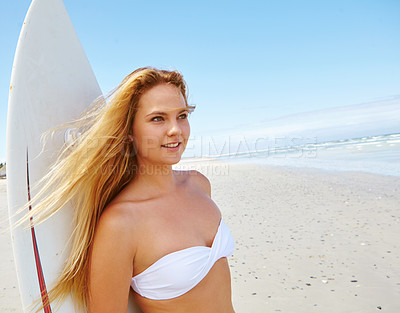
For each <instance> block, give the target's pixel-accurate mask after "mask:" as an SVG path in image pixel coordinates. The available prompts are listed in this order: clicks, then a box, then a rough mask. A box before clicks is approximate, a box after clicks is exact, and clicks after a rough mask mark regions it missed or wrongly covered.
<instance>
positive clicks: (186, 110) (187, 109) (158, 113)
mask: <svg viewBox="0 0 400 313" xmlns="http://www.w3.org/2000/svg"><path fill="white" fill-rule="evenodd" d="M171 111H175V110H171ZM182 112H189V108H184V109H182V110H180V111H179V113H178V114H180V113H182ZM150 115H162V116H165V115H168V114H167V113H165V112H161V111H154V112H151V113H149V114H147V115H146V117H147V116H150Z"/></svg>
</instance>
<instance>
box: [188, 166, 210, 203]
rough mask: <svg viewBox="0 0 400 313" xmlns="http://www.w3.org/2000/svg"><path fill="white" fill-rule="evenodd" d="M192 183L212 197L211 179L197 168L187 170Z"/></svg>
mask: <svg viewBox="0 0 400 313" xmlns="http://www.w3.org/2000/svg"><path fill="white" fill-rule="evenodd" d="M185 172H186V173H185V175H186V176H187V177H188V179H189V180H190V182H191V183H193V184H194V185H195V186H196V187H197V188H199V189H200V190H202V191H203V192H204V193H206V194H207V195H208V196H210V197H211V184H210V181H209V179H208V178H207V177H206V176H205V175H203V174H202V173H200V172H199V171H196V170H190V171H185Z"/></svg>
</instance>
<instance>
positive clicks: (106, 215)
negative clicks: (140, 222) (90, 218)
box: [96, 202, 136, 248]
mask: <svg viewBox="0 0 400 313" xmlns="http://www.w3.org/2000/svg"><path fill="white" fill-rule="evenodd" d="M131 207H132V204H131V203H127V202H118V203H114V204H111V205H109V206H107V207H106V208H105V210H104V211H103V213H102V214H101V217H100V219H99V222H98V224H97V227H96V233H98V235H99V236H100V237H101V238H102V239H103V240H117V242H118V244H119V245H125V247H126V248H133V247H134V246H133V244H134V243H133V242H132V240H131V239H132V238H135V236H134V231H135V228H136V227H135V225H134V224H135V219H134V218H132V213H131V212H132V210H131ZM128 246H129V247H128Z"/></svg>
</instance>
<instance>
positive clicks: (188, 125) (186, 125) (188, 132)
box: [182, 121, 190, 138]
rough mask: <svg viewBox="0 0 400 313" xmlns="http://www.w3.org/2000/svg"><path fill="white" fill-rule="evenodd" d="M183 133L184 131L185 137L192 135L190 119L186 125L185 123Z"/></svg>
mask: <svg viewBox="0 0 400 313" xmlns="http://www.w3.org/2000/svg"><path fill="white" fill-rule="evenodd" d="M182 133H184V136H185V137H187V138H189V136H190V124H189V122H188V121H187V122H186V123H185V125H183V127H182Z"/></svg>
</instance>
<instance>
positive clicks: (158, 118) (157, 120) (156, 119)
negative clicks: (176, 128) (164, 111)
mask: <svg viewBox="0 0 400 313" xmlns="http://www.w3.org/2000/svg"><path fill="white" fill-rule="evenodd" d="M151 120H152V121H154V122H161V121H162V120H164V118H163V117H162V116H155V117H153V118H152V119H151Z"/></svg>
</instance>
